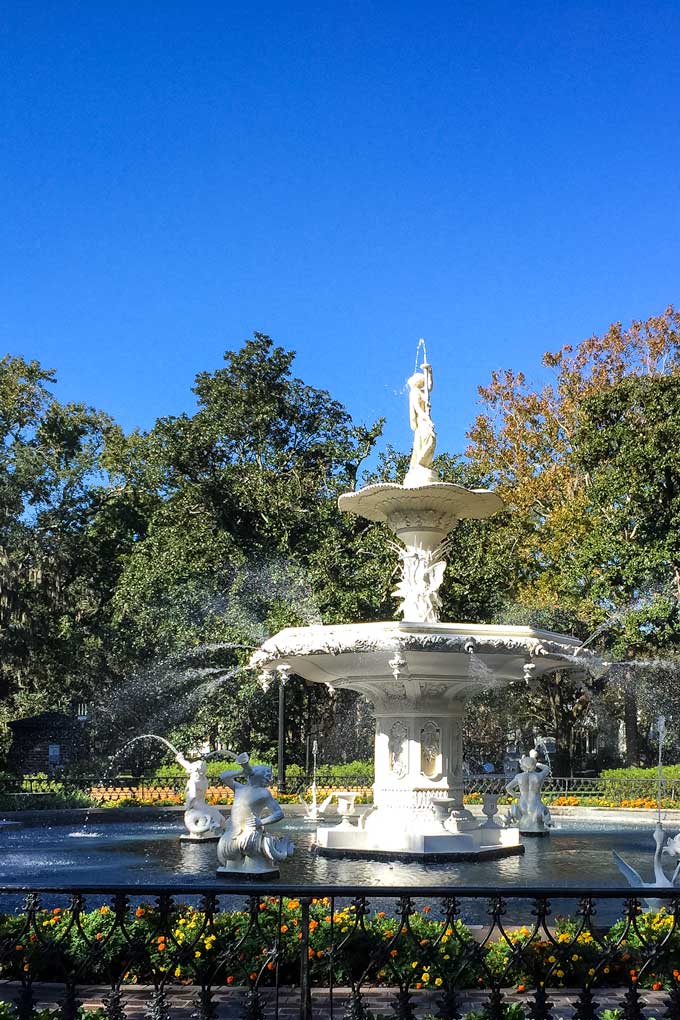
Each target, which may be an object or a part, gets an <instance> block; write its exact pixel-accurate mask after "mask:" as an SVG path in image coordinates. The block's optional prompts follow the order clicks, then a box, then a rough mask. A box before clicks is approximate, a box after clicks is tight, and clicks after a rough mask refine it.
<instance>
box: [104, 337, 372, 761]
mask: <svg viewBox="0 0 680 1020" xmlns="http://www.w3.org/2000/svg"><path fill="white" fill-rule="evenodd" d="M293 359H294V354H293V353H292V352H287V351H284V350H283V349H282V348H280V347H276V346H275V345H274V344H273V342H272V340H271V339H270V338H269V337H267V336H265V335H263V334H260V333H256V334H255V336H254V339H252V340H248V341H246V343H245V344H244V345H243V347H242V348H240V349H239V350H237V351H232V352H227V353H226V354H225V367H223V368H220V369H218V370H217V371H215V372H212V373H208V372H202V373H200V374H199V375H198V376H197V379H196V384H195V387H194V392H195V394H196V396H197V400H198V409H197V411H196V413H195V414H194V415H186V414H185V415H181V416H179V417H175V418H163V419H161V420H159V421H158V422H157V423H156V425H155V426H154V428H153V429H152V430H151V431H150V433H149V434H148V435H146V436H140V435H138V434H135V435H134V436H133V437H131V438H130V444H129V445H126V444H122V446H121V448H120V449H119V450H118V456H117V462H116V467H117V470H118V471H119V472H120V473H121V474H122V475H123V477H127V478H129V479H133V478H137V479H139V478H144V479H145V484H146V486H147V487H148V488H149V490H151V491H153V492H154V493H155V495H156V499H157V505H156V508H155V510H154V512H153V514H152V515H151V518H150V521H149V527H148V531H147V533H146V535H145V537H144V539H143V540H142V541H141V542H139V543H137V545H136V546H135V548H134V549H133V550H132V551H131V555H130V556H129V557H128V558H127V560H126V563H125V567H124V570H123V573H122V576H121V578H120V581H119V584H118V585H117V588H116V592H115V597H114V606H115V622H116V624H117V625H118V627H120V628H121V631H122V632H123V633H124V634H125V636H126V640H127V642H128V645H129V647H130V648H131V649H132V650H133V651H134V653H135V655H136V656H137V658H138V661H139V663H140V665H144V664H145V663H146V664H148V665H149V666H152V665H153V662H154V660H159V659H160V661H165V659H166V658H167V657H168V656H175V655H177V654H179V653H184V652H187V653H191V654H193V653H194V652H195V649H196V648H197V647H200V646H204V645H209V646H214V645H216V644H218V645H220V646H221V647H220V654H221V657H222V658H221V665H220V666H219V669H221V670H222V673H223V674H224V675H223V676H222V677H221V683H220V684H219V685H217V686H216V688H215V689H214V690H212V691H211V694H210V703H209V704H208V703H207V702H205V703H204V704H203V706H201V705H200V704H198V705H196V709H195V713H196V714H195V728H196V730H197V731H198V729H200V728H203V729H204V731H205V729H207V727H208V725H209V719H210V716H212V715H214V714H217V716H218V717H219V718H220V719H221V724H222V733H223V735H224V734H226V737H225V739H228V740H231V739H232V736H231V735H232V734H233V739H236V737H238V739H239V740H240V741H241V742H243V740H244V739H247V737H246V735H249V738H250V739H252V740H253V741H260V742H261V743H260V748H261V749H262V746H263V744H264V743H265V742H266V739H267V735H266V734H264V733H263V732H262V730H261V728H260V727H259V726H258V725H257V724H256V721H255V710H256V708H257V711H258V712H259V713H260V714H261V715H264V716H265V717H266V718H268V719H269V720H270V722H271V720H272V719H273V718H275V716H274V713H273V711H271V706H269V707H267V706H268V705H269V702H268V701H267V698H264V699H263V695H262V693H261V692H260V691H259V689H258V688H257V687H256V686H255V685H254V680H253V679H252V678H248V677H246V676H245V675H244V674H242V673H239V674H238V676H234V677H233V678H230V677H229V676H228V674H229V671H230V669H231V668H236V667H237V666H238V665H239V664H240V665H243V664H244V662H245V661H246V660H247V658H248V649H247V648H241V649H238V648H237V649H230V648H229V647H224V646H225V645H227V646H228V645H230V644H237V645H246V646H248V645H252V646H254V645H257V644H259V643H260V642H261V641H262V640H263V639H264V638H265V637H266V636H267V634H269V633H273V632H275V631H276V630H278V629H280V628H281V627H283V626H291V625H295V624H306V623H311V622H320V621H321V620H322V619H324V618H326V617H327V616H329V615H331V614H332V615H335V613H336V611H337V610H336V607H338V608H339V615H340V618H341V619H342V616H343V614H347V615H348V616H349V617H350V618H351V617H352V616H358V617H359V618H362V617H364V618H365V617H366V615H367V614H370V613H371V607H372V606H373V605H374V604H375V601H376V594H375V587H374V586H373V578H374V574H375V570H374V569H373V567H371V566H368V567H367V568H366V570H365V571H363V572H362V567H361V566H360V567H359V569H358V570H349V571H348V572H347V576H344V575H343V571H342V563H343V560H344V559H345V557H346V555H347V548H348V546H352V545H353V542H354V539H355V537H356V536H357V535H358V533H359V532H360V531H361V530H363V529H362V527H361V525H360V524H359V523H358V522H357V521H349V520H347V519H346V518H345V517H344V515H340V513H339V511H338V509H337V495H338V494H339V493H340V492H341V491H344V490H346V489H347V488H350V487H351V486H352V485H353V484H354V481H355V479H356V476H357V472H358V470H359V467H360V464H361V462H362V460H363V459H364V457H365V456H366V455H367V454H368V453H369V452H370V450H371V449H372V446H373V444H374V442H375V440H376V438H377V436H378V435H379V433H380V428H381V423H379V422H378V423H376V424H375V425H373V426H371V427H368V428H365V427H363V426H358V425H355V424H354V423H353V422H352V420H351V418H350V416H349V414H348V413H347V411H346V409H345V408H344V407H343V406H342V405H341V404H339V403H338V402H337V401H335V400H333V399H332V398H331V396H330V394H328V393H327V392H326V391H325V390H319V389H315V388H314V387H310V386H307V385H306V384H304V383H303V382H302V381H301V380H300V379H297V378H295V377H294V376H293V375H292V373H291V368H292V364H293ZM357 578H360V580H359V581H357ZM212 654H214V648H212V650H211V655H212ZM212 666H214V663H213V664H212V665H211V667H210V668H212ZM206 668H207V667H206ZM142 673H143V670H142ZM211 676H217V674H216V673H212V674H211ZM143 682H144V681H143V679H142V677H141V674H140V683H142V685H143ZM178 683H179V684H180V688H181V685H182V684H183V683H184V681H183V680H181V679H178ZM322 696H323V695H322V694H319V695H318V697H322ZM267 697H268V698H271V697H272V696H271V695H268V696H267ZM295 697H296V695H291V698H295ZM263 708H264V711H263ZM268 738H269V740H270V741H271V740H272V739H273V732H272V733H269V734H268Z"/></svg>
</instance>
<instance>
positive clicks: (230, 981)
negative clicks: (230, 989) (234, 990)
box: [227, 974, 234, 985]
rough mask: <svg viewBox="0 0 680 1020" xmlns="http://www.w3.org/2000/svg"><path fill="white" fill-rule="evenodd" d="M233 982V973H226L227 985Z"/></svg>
mask: <svg viewBox="0 0 680 1020" xmlns="http://www.w3.org/2000/svg"><path fill="white" fill-rule="evenodd" d="M233 983H234V975H233V974H228V975H227V984H228V985H233Z"/></svg>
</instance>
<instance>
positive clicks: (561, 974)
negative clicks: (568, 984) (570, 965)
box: [555, 970, 564, 978]
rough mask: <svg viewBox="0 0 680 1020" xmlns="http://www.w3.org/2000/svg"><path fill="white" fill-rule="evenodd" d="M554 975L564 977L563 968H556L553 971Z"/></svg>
mask: <svg viewBox="0 0 680 1020" xmlns="http://www.w3.org/2000/svg"><path fill="white" fill-rule="evenodd" d="M555 976H556V977H558V978H563V977H564V971H563V970H556V971H555Z"/></svg>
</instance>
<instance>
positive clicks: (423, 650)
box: [251, 342, 588, 860]
mask: <svg viewBox="0 0 680 1020" xmlns="http://www.w3.org/2000/svg"><path fill="white" fill-rule="evenodd" d="M421 346H422V347H423V355H424V357H423V363H422V365H421V367H420V371H416V372H415V374H414V375H412V376H411V378H410V379H409V380H408V385H409V407H410V422H411V428H412V429H413V433H414V439H413V453H412V456H411V463H410V466H409V469H408V472H407V474H406V477H405V478H404V481H403V484H401V485H400V484H397V483H381V484H377V485H369V486H366V487H365V488H363V489H359V490H358V491H356V492H348V493H345V494H343V495H342V496H340V498H339V501H338V504H339V507H340V509H341V510H344V511H346V512H347V513H353V514H357V515H358V516H360V517H364V518H366V519H368V520H370V521H381V522H384V523H386V524H387V526H388V528H389V529H390V530H391V531H392V533H393V534H394V535H395V536H396V538H397V539H399V542H400V543H401V545H399V546H398V549H399V556H400V560H401V578H400V581H399V584H398V587H397V589H396V592H395V595H396V596H397V597H398V598H399V599H400V606H399V613H400V615H401V616H402V619H401V620H400V621H398V622H382V623H362V624H343V625H339V626H333V625H330V626H312V627H292V628H287V629H286V630H282V631H280V632H279V633H278V634H276V635H275V636H274V637H272V638H270V639H269V640H268V641H266V642H265V643H264V644H263V645H262V646H261V648H260V649H259V650H258V651H257V652H255V653H254V654H253V656H252V657H251V666H253V667H254V668H257V669H258V670H260V671H263V672H264V673H266V674H267V676H269V674H271V673H273V672H275V671H276V670H277V669H281V670H283V671H284V672H285V673H287V672H292V673H295V674H297V675H298V676H301V677H303V678H304V679H305V680H308V681H312V682H315V683H323V684H326V685H328V686H329V687H330V688H331V689H334V690H340V689H346V690H353V691H358V692H359V693H361V694H363V695H365V697H366V698H368V700H369V701H371V702H372V703H373V706H374V709H375V717H376V734H375V785H374V808H373V809H372V810H371V811H367V812H365V813H364V814H363V815H362V816H361V818H360V819H358V820H357V819H354V821H355V824H352V819H351V817H350V816H349V815H347V814H345V815H344V818H343V822H342V823H341V824H340V825H338V826H334V827H321V828H319V829H317V833H316V840H317V845H318V847H319V849H320V851H321V852H322V853H328V854H340V855H344V854H350V855H351V854H366V855H370V856H380V855H384V856H389V857H396V856H404V857H416V858H418V859H423V860H427V859H437V858H440V857H443V858H447V857H456V858H460V857H472V858H477V857H481V856H484V855H490V856H494V855H495V856H498V855H503V854H512V853H521V852H522V849H523V848H522V847H521V845H520V841H519V830H518V828H517V827H516V826H505V825H504V824H503V823H502V822H497V821H496V820H495V818H494V815H493V813H491V814H490V815H487V818H486V821H484V822H483V824H480V822H479V821H478V820H477V819H475V818H474V817H473V816H472V815H471V814H470V812H469V811H467V810H466V809H465V807H464V805H463V743H462V729H463V713H464V711H465V702H466V700H467V699H468V698H469V697H471V696H472V695H474V694H478V693H480V692H481V691H483V690H485V689H488V688H490V687H494V686H497V685H503V684H506V683H508V682H509V681H512V680H521V679H522V678H525V679H526V680H527V681H528V680H529V679H531V678H536V677H538V676H540V675H542V674H544V673H549V672H550V671H551V670H554V669H556V668H557V667H560V668H562V669H566V670H571V671H577V670H579V669H583V668H584V666H585V665H586V661H585V660H587V658H588V656H585V660H584V654H583V652H582V653H581V655H580V656H579V660H578V661H576V662H575V661H574V656H575V652H576V650H577V649H578V647H579V644H580V643H579V641H577V640H576V639H575V638H571V637H564V636H562V635H560V634H553V633H551V632H549V631H543V630H534V629H532V628H531V627H511V626H507V627H506V626H495V625H487V624H466V623H441V622H440V620H439V610H440V606H441V603H440V599H439V595H438V589H439V586H440V585H441V582H442V579H443V576H444V571H445V568H446V554H447V551H448V542H447V538H448V535H449V533H450V532H451V531H452V530H453V529H454V528H455V526H456V524H457V523H458V521H460V520H463V519H466V518H472V519H475V520H481V519H483V518H486V517H490V516H491V515H492V514H495V513H497V512H498V511H499V510H501V509H503V507H504V504H503V501H502V500H501V499H500V497H499V496H497V495H496V494H495V493H494V492H492V491H489V490H486V489H466V488H464V487H463V486H461V485H455V484H452V483H450V482H442V481H440V480H439V479H438V478H437V476H436V474H435V472H434V471H433V470H432V459H433V455H434V449H435V442H436V435H435V429H434V425H433V422H432V418H431V414H430V392H431V389H432V370H431V367H430V365H429V364H428V363H427V356H426V353H425V350H424V344H423V343H422V342H421V344H419V349H420V347H421ZM416 361H417V356H416ZM489 810H490V808H489Z"/></svg>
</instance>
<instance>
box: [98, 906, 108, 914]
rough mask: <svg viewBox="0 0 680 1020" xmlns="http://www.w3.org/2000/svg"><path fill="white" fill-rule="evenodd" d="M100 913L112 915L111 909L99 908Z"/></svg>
mask: <svg viewBox="0 0 680 1020" xmlns="http://www.w3.org/2000/svg"><path fill="white" fill-rule="evenodd" d="M99 913H100V914H110V913H111V907H100V908H99Z"/></svg>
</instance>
